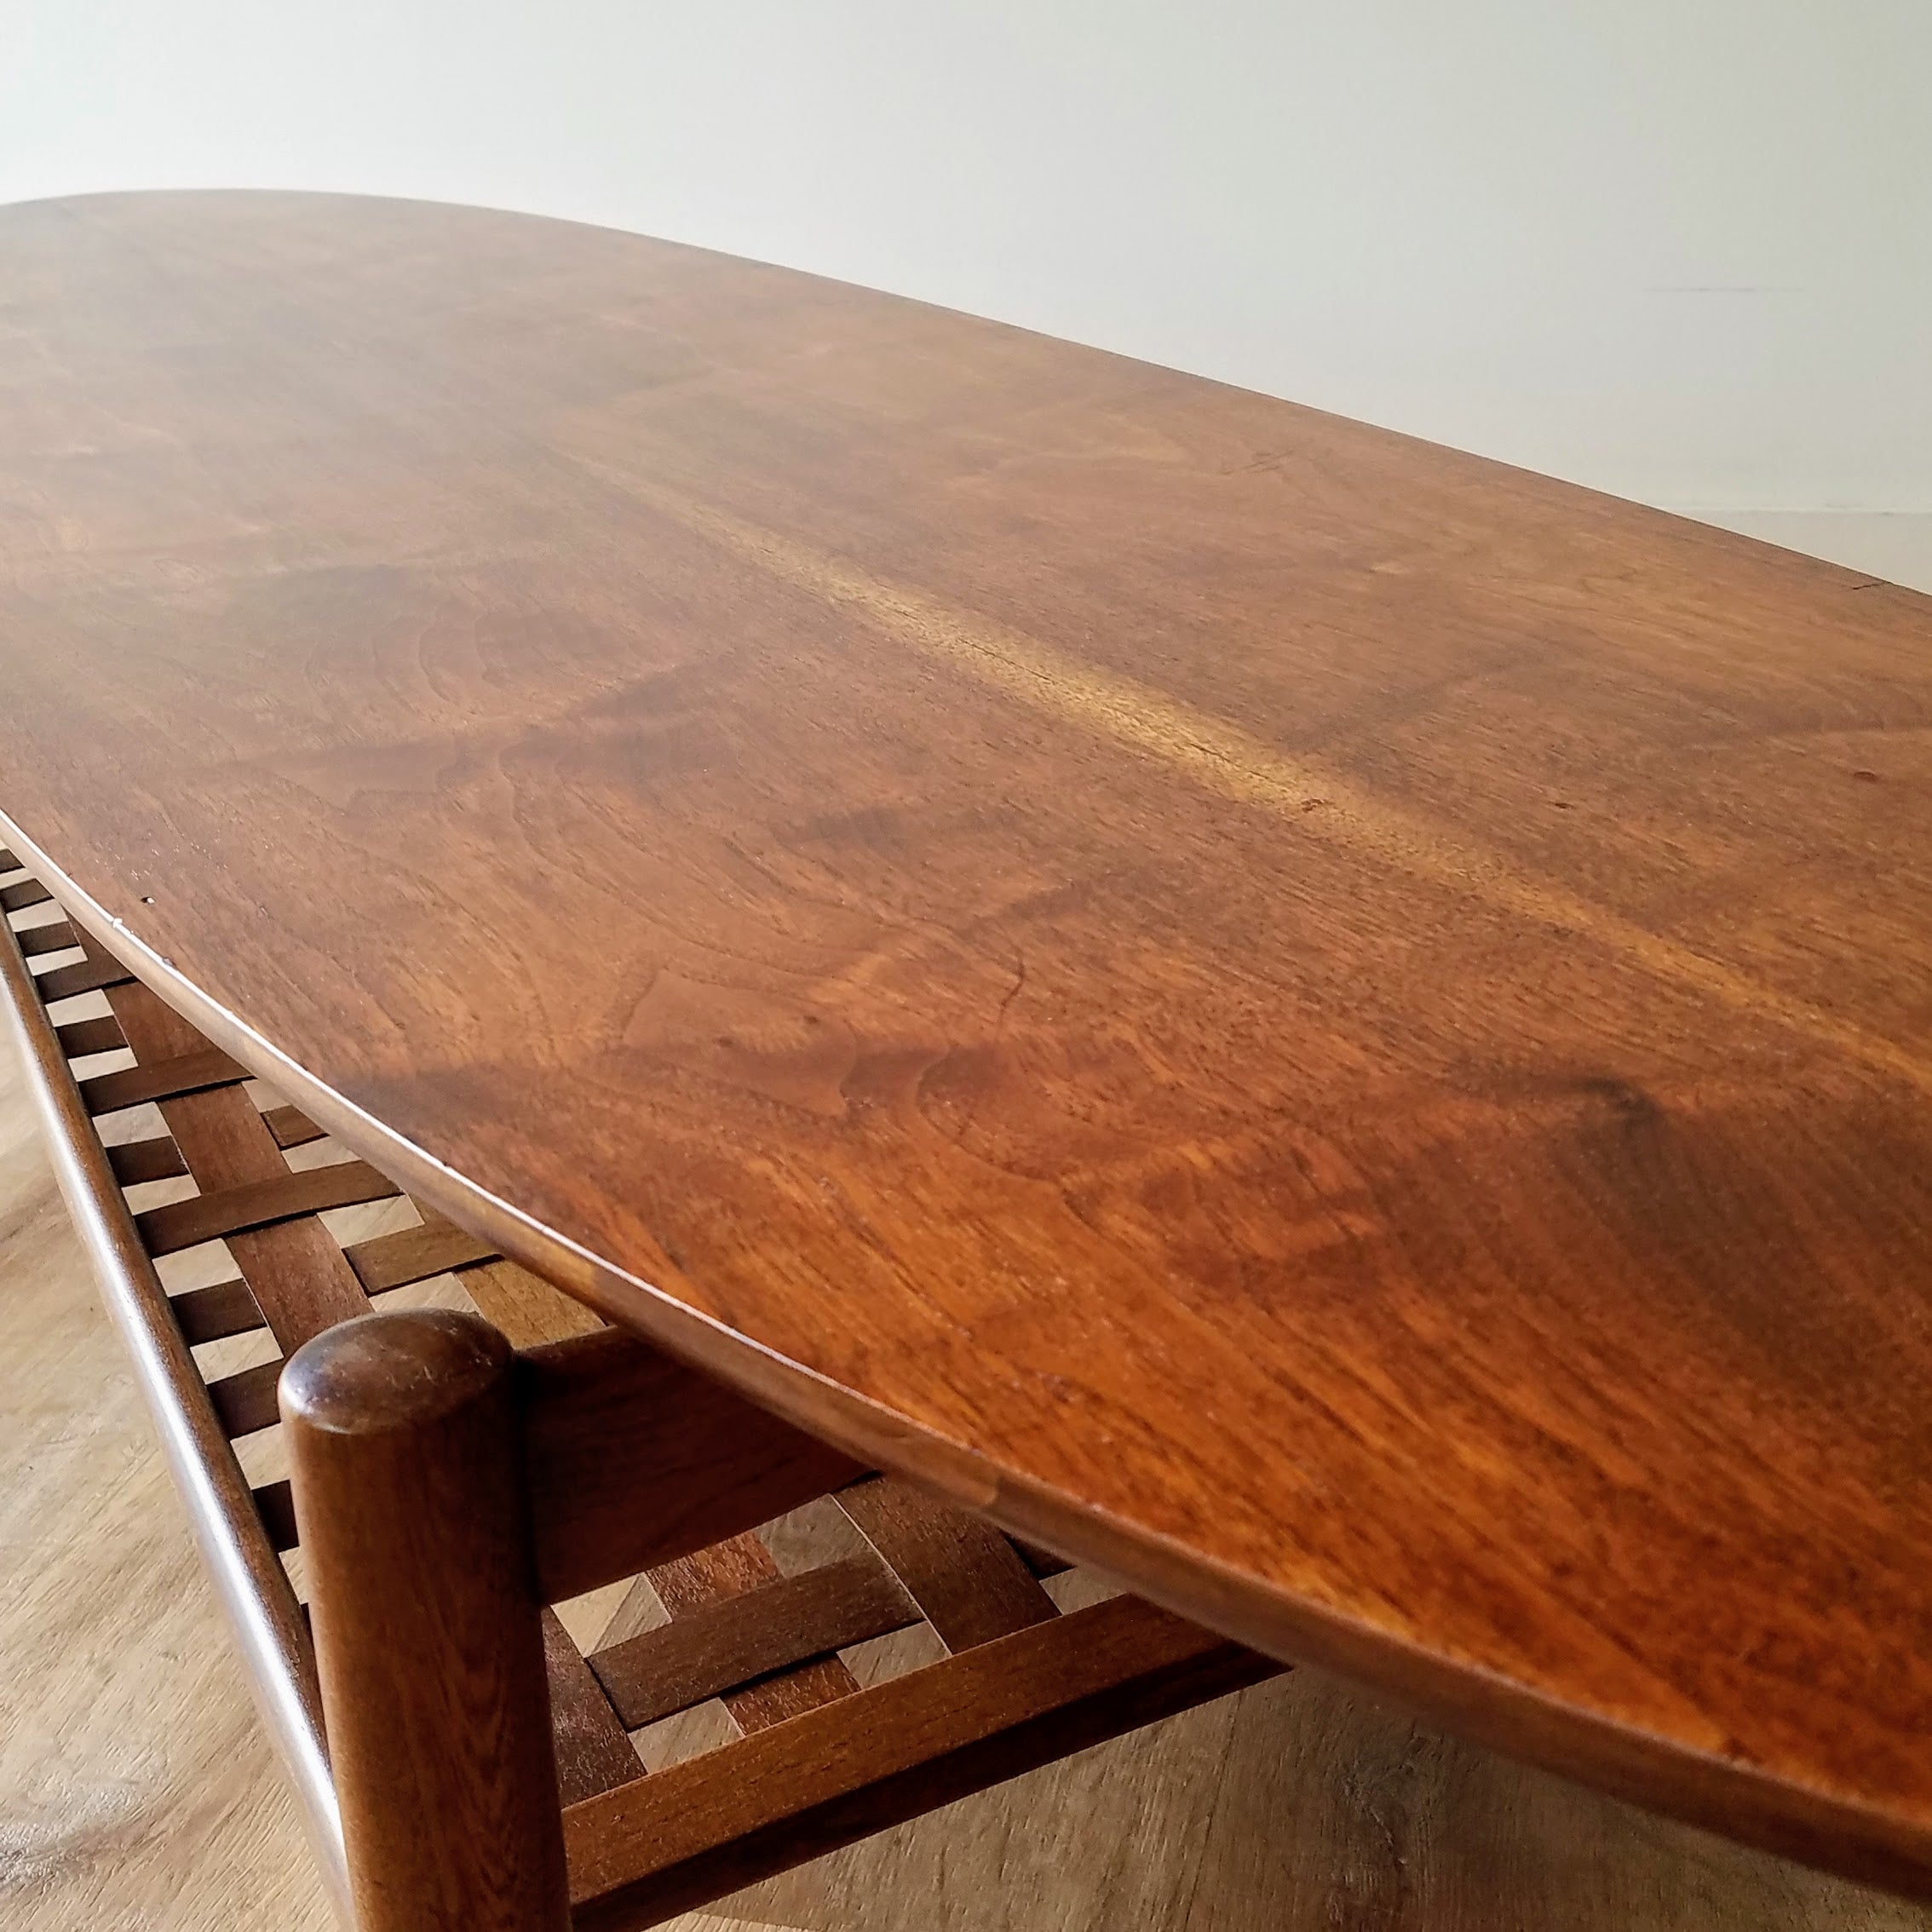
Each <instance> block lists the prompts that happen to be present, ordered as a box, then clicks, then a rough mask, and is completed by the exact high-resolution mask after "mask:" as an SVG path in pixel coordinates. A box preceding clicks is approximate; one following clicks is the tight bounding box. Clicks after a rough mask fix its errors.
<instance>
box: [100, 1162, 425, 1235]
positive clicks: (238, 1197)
mask: <svg viewBox="0 0 1932 1932" xmlns="http://www.w3.org/2000/svg"><path fill="white" fill-rule="evenodd" d="M401 1192H402V1189H401V1188H400V1187H397V1185H396V1184H395V1182H393V1181H392V1180H390V1179H389V1177H388V1175H386V1174H379V1173H377V1170H375V1169H374V1168H373V1167H371V1166H369V1165H368V1164H366V1163H365V1162H364V1161H359V1160H350V1161H344V1162H343V1163H342V1164H341V1165H340V1166H336V1167H312V1168H309V1169H308V1170H305V1171H304V1172H302V1173H300V1174H279V1175H277V1176H274V1177H273V1179H272V1180H267V1181H244V1182H242V1184H241V1185H240V1186H239V1187H224V1188H223V1189H222V1190H221V1192H220V1193H214V1194H197V1195H196V1196H195V1197H194V1198H193V1199H192V1200H187V1201H170V1203H169V1204H168V1205H167V1206H166V1207H158V1208H149V1209H148V1210H147V1212H146V1213H145V1214H137V1215H136V1216H135V1226H136V1227H137V1228H140V1230H141V1239H143V1240H144V1241H146V1242H147V1247H148V1252H149V1253H150V1254H153V1255H172V1254H178V1253H179V1252H180V1251H181V1250H182V1249H183V1248H194V1247H198V1246H199V1245H201V1244H202V1243H203V1242H204V1241H217V1240H220V1239H222V1238H223V1237H224V1236H226V1235H229V1234H244V1233H247V1232H248V1231H249V1230H250V1228H267V1227H268V1226H269V1225H270V1224H271V1223H273V1222H278V1221H293V1220H294V1219H295V1218H296V1216H298V1215H304V1214H317V1213H319V1212H320V1211H321V1210H323V1209H325V1208H341V1207H356V1206H359V1205H361V1204H362V1203H363V1202H365V1201H382V1200H389V1199H394V1196H396V1195H397V1194H400V1193H401Z"/></svg>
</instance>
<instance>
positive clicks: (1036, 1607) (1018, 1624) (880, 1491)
mask: <svg viewBox="0 0 1932 1932" xmlns="http://www.w3.org/2000/svg"><path fill="white" fill-rule="evenodd" d="M833 1500H834V1501H835V1502H837V1504H838V1506H839V1508H840V1509H842V1510H843V1511H844V1512H845V1514H846V1515H847V1516H848V1517H849V1518H850V1519H851V1521H852V1523H853V1526H854V1527H855V1528H856V1529H857V1530H858V1532H859V1533H860V1535H861V1536H863V1537H864V1538H865V1540H866V1541H867V1542H868V1543H870V1544H871V1546H872V1547H873V1549H875V1550H877V1551H878V1553H879V1555H880V1556H881V1557H882V1558H883V1560H884V1561H885V1562H886V1564H887V1565H888V1567H889V1568H890V1569H891V1570H892V1571H893V1573H894V1575H896V1576H897V1577H898V1578H899V1580H900V1583H902V1584H905V1586H906V1591H907V1593H908V1595H910V1596H911V1599H912V1601H914V1602H915V1603H917V1605H918V1607H919V1609H920V1613H922V1614H923V1616H924V1618H925V1619H926V1621H927V1622H928V1623H929V1624H931V1625H932V1626H933V1629H934V1632H935V1633H936V1634H937V1636H938V1637H939V1640H940V1642H941V1643H943V1644H944V1645H945V1646H946V1648H947V1649H948V1650H965V1649H969V1647H971V1646H973V1645H974V1644H976V1643H986V1642H991V1641H992V1638H994V1637H999V1636H1007V1635H1009V1633H1010V1632H1012V1631H1014V1630H1024V1629H1026V1626H1027V1625H1028V1624H1044V1623H1045V1622H1046V1621H1047V1619H1049V1618H1050V1617H1055V1616H1057V1615H1059V1612H1058V1610H1057V1609H1056V1608H1055V1606H1054V1601H1053V1599H1052V1598H1051V1597H1050V1596H1048V1595H1047V1593H1046V1592H1045V1591H1044V1590H1042V1589H1041V1588H1040V1586H1039V1584H1038V1582H1036V1581H1035V1580H1034V1578H1033V1574H1032V1572H1031V1571H1030V1570H1028V1569H1027V1567H1026V1564H1025V1563H1023V1562H1022V1561H1021V1559H1020V1556H1019V1554H1018V1552H1017V1551H1016V1550H1015V1549H1014V1547H1013V1545H1012V1544H1010V1543H1009V1542H1008V1541H1007V1540H1006V1538H1004V1537H1003V1536H1002V1535H1001V1534H1000V1533H999V1532H998V1530H997V1529H995V1528H994V1527H992V1524H991V1523H989V1522H986V1521H984V1520H982V1519H981V1518H980V1517H978V1516H969V1515H966V1514H965V1512H964V1511H963V1510H960V1509H951V1508H948V1507H947V1506H946V1504H941V1503H935V1502H934V1501H933V1500H932V1499H931V1498H929V1497H927V1496H924V1495H922V1494H921V1493H920V1492H919V1491H917V1490H916V1489H913V1488H911V1487H909V1486H907V1485H906V1484H905V1483H903V1482H900V1481H898V1480H897V1479H896V1478H894V1477H891V1476H877V1477H875V1478H874V1479H873V1480H872V1481H870V1482H860V1483H854V1484H853V1485H852V1486H851V1487H850V1488H848V1489H842V1490H841V1491H840V1492H838V1494H837V1497H835V1498H833Z"/></svg>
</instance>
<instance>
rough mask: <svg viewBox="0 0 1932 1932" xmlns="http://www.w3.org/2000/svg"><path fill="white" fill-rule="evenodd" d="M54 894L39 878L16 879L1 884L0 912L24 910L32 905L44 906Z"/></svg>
mask: <svg viewBox="0 0 1932 1932" xmlns="http://www.w3.org/2000/svg"><path fill="white" fill-rule="evenodd" d="M53 896H54V894H52V893H50V892H49V890H48V889H47V888H46V887H45V886H43V884H42V883H40V881H39V880H38V879H16V880H15V881H14V883H13V884H12V885H9V886H0V912H24V911H26V908H27V907H28V906H44V905H45V904H46V903H47V901H48V900H50V899H51V898H52V897H53Z"/></svg>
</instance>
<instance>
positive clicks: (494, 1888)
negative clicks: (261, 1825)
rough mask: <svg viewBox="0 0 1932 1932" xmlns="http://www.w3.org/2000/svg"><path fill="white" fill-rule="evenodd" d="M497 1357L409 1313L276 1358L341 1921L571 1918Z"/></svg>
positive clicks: (523, 1931) (470, 1320)
mask: <svg viewBox="0 0 1932 1932" xmlns="http://www.w3.org/2000/svg"><path fill="white" fill-rule="evenodd" d="M511 1365H512V1357H511V1352H510V1348H509V1344H508V1343H506V1342H505V1341H504V1340H503V1337H502V1336H500V1335H499V1334H498V1333H497V1331H496V1330H495V1329H493V1328H492V1327H491V1326H490V1325H489V1324H488V1323H487V1322H485V1321H482V1320H479V1319H478V1318H477V1317H476V1316H474V1315H469V1314H456V1313H452V1312H450V1311H447V1310H442V1309H417V1310H411V1311H410V1312H409V1313H406V1314H372V1315H368V1316H365V1317H363V1318H361V1319H360V1320H354V1321H348V1322H345V1323H343V1324H342V1325H340V1326H338V1327H336V1328H331V1329H330V1330H328V1331H326V1332H325V1333H323V1334H321V1335H319V1336H317V1337H315V1338H314V1339H313V1341H311V1342H309V1343H307V1344H306V1345H305V1346H304V1347H303V1348H301V1349H299V1350H298V1351H297V1352H296V1354H295V1355H294V1356H293V1357H292V1358H291V1359H290V1362H289V1365H288V1366H287V1368H286V1369H285V1371H283V1375H282V1384H281V1402H282V1416H283V1419H284V1421H285V1423H286V1425H287V1428H288V1431H289V1437H290V1456H291V1461H292V1465H293V1469H292V1473H293V1477H294V1483H295V1498H296V1516H297V1519H298V1521H299V1523H300V1527H301V1532H302V1549H303V1550H304V1551H305V1553H306V1555H307V1560H308V1580H309V1601H310V1609H311V1613H312V1616H313V1623H314V1630H315V1646H316V1653H317V1662H318V1665H319V1672H320V1676H321V1681H322V1705H323V1715H324V1719H325V1727H326V1731H327V1735H328V1744H329V1753H330V1758H331V1764H332V1766H333V1769H334V1774H335V1782H336V1797H337V1801H338V1803H340V1805H341V1808H342V1836H343V1839H344V1842H345V1843H346V1846H347V1849H348V1872H349V1885H350V1891H351V1895H352V1897H353V1899H354V1906H355V1913H356V1926H357V1932H566V1928H567V1927H568V1925H569V1923H570V1911H569V1900H568V1893H567V1889H566V1880H565V1873H564V1854H563V1837H562V1831H561V1822H560V1819H559V1814H558V1799H557V1784H556V1768H555V1758H554V1756H553V1752H552V1745H551V1738H550V1716H549V1696H548V1693H547V1691H546V1689H545V1684H544V1671H543V1637H542V1632H541V1627H540V1624H539V1620H538V1605H537V1602H536V1600H535V1596H534V1594H533V1591H532V1583H531V1575H532V1566H531V1558H530V1550H529V1542H528V1526H527V1521H526V1504H525V1500H524V1498H523V1494H522V1491H521V1487H520V1480H519V1470H518V1454H517V1447H516V1433H515V1429H516V1425H515V1415H514V1412H513V1404H512V1396H511V1387H510V1376H511Z"/></svg>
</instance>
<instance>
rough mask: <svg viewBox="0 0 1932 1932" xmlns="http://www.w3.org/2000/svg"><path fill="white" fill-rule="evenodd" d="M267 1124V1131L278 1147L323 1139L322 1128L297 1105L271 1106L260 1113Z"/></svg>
mask: <svg viewBox="0 0 1932 1932" xmlns="http://www.w3.org/2000/svg"><path fill="white" fill-rule="evenodd" d="M262 1119H263V1120H264V1121H265V1122H266V1123H267V1127H268V1131H269V1132H270V1133H271V1134H273V1136H275V1145H276V1146H277V1147H306V1146H307V1145H308V1143H309V1141H319V1140H322V1139H324V1138H325V1135H324V1132H323V1130H322V1129H321V1128H319V1127H318V1126H317V1125H316V1124H315V1123H314V1122H313V1120H311V1119H310V1118H308V1115H307V1114H306V1113H303V1112H302V1109H301V1108H300V1107H267V1108H265V1109H264V1110H263V1112H262Z"/></svg>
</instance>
